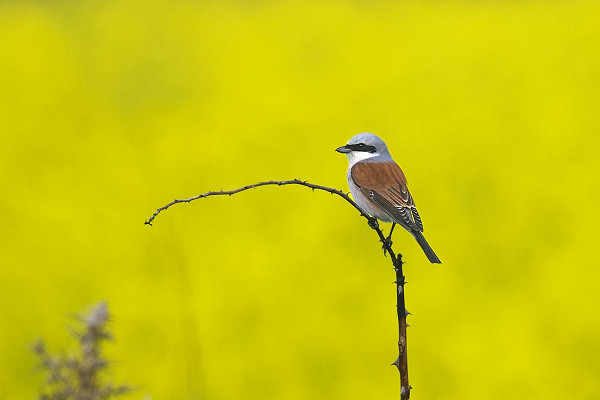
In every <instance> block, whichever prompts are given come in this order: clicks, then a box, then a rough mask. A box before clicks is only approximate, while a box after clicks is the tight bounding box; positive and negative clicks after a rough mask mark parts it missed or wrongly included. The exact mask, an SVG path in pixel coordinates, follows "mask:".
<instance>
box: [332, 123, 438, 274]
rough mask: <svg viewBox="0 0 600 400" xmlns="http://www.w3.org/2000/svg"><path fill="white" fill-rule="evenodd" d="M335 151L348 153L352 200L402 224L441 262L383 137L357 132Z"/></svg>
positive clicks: (380, 217)
mask: <svg viewBox="0 0 600 400" xmlns="http://www.w3.org/2000/svg"><path fill="white" fill-rule="evenodd" d="M335 151H337V152H339V153H344V154H346V156H348V161H349V163H350V165H349V167H348V186H350V193H352V197H353V198H354V201H356V203H357V204H358V205H359V206H360V207H361V208H362V209H363V210H364V211H366V212H367V213H369V214H370V215H371V216H373V217H375V218H377V219H379V220H381V221H384V222H392V229H391V230H390V234H389V236H388V240H390V239H391V237H392V232H393V230H394V226H396V224H399V225H401V226H402V227H403V228H404V229H406V230H407V231H408V232H410V234H411V235H413V237H414V238H415V239H416V240H417V243H419V245H420V246H421V248H422V249H423V251H424V252H425V255H426V256H427V258H428V259H429V261H430V262H431V263H436V264H441V263H442V262H441V261H440V259H439V258H438V257H437V256H436V255H435V253H434V252H433V249H432V248H431V246H429V244H428V243H427V241H426V240H425V238H424V237H423V234H422V233H421V232H423V222H422V221H421V217H420V216H419V213H418V212H417V208H416V207H415V202H414V200H413V198H412V196H411V194H410V192H409V191H408V187H407V186H406V177H405V176H404V173H403V172H402V170H401V169H400V167H399V166H398V164H396V162H395V161H394V159H393V158H392V156H391V155H390V152H389V150H388V148H387V146H386V144H385V142H384V141H383V140H381V139H380V138H379V137H377V136H375V135H373V134H372V133H360V134H358V135H356V136H354V137H353V138H351V139H350V140H349V141H348V144H346V145H345V146H342V147H338V148H337V149H336V150H335Z"/></svg>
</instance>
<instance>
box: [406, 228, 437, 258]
mask: <svg viewBox="0 0 600 400" xmlns="http://www.w3.org/2000/svg"><path fill="white" fill-rule="evenodd" d="M411 233H412V235H413V236H414V237H415V239H417V243H419V246H421V248H422V249H423V252H424V253H425V255H426V256H427V258H428V259H429V262H431V263H432V264H441V263H442V262H441V261H440V259H439V258H438V256H436V255H435V253H434V252H433V249H432V248H431V246H430V245H429V243H427V240H425V237H424V236H423V234H422V233H421V232H419V231H412V232H411Z"/></svg>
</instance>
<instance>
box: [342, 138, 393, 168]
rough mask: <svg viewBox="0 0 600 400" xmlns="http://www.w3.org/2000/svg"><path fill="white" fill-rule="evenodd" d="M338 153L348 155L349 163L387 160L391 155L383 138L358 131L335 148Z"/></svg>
mask: <svg viewBox="0 0 600 400" xmlns="http://www.w3.org/2000/svg"><path fill="white" fill-rule="evenodd" d="M335 151H337V152H338V153H344V154H346V156H348V161H349V162H350V164H351V165H352V164H354V163H357V162H359V161H363V160H367V159H373V160H372V161H374V162H388V161H391V160H392V156H391V155H390V152H389V151H388V148H387V146H386V144H385V142H384V141H383V140H381V139H380V138H379V137H378V136H376V135H373V134H372V133H368V132H365V133H359V134H358V135H356V136H354V137H352V138H351V139H350V140H348V144H346V145H345V146H342V147H338V148H337V149H335Z"/></svg>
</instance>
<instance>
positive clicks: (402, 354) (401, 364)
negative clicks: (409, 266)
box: [392, 254, 411, 400]
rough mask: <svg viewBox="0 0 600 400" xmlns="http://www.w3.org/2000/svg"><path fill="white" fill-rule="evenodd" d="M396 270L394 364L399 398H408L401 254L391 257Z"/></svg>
mask: <svg viewBox="0 0 600 400" xmlns="http://www.w3.org/2000/svg"><path fill="white" fill-rule="evenodd" d="M392 261H393V263H394V270H395V271H396V311H397V314H398V360H397V364H396V366H397V367H398V371H399V372H400V399H401V400H408V399H409V398H410V389H411V388H410V385H409V384H408V358H407V346H406V345H407V343H406V314H407V311H406V303H405V302H404V274H403V273H402V254H398V257H397V258H395V257H394V258H392Z"/></svg>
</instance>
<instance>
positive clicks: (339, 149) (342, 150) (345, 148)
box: [335, 146, 352, 153]
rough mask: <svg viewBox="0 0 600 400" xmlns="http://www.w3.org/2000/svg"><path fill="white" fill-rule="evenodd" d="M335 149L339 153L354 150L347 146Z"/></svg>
mask: <svg viewBox="0 0 600 400" xmlns="http://www.w3.org/2000/svg"><path fill="white" fill-rule="evenodd" d="M335 151H337V152H338V153H350V152H351V151H352V150H350V149H349V148H348V147H347V146H342V147H338V148H337V149H335Z"/></svg>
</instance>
